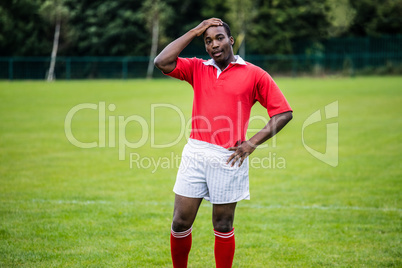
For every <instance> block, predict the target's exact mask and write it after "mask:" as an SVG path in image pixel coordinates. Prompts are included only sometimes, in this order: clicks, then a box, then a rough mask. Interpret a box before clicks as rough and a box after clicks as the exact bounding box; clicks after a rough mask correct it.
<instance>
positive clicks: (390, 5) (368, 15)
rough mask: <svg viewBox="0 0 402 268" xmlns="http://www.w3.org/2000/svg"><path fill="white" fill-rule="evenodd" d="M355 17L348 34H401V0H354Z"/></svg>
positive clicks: (352, 3)
mask: <svg viewBox="0 0 402 268" xmlns="http://www.w3.org/2000/svg"><path fill="white" fill-rule="evenodd" d="M350 4H351V6H352V7H353V8H354V9H355V10H356V17H355V19H354V23H353V25H352V27H351V29H350V32H348V33H347V34H349V35H359V36H366V35H369V36H378V35H383V34H402V27H401V25H402V0H384V1H380V2H377V1H371V0H355V1H351V2H350Z"/></svg>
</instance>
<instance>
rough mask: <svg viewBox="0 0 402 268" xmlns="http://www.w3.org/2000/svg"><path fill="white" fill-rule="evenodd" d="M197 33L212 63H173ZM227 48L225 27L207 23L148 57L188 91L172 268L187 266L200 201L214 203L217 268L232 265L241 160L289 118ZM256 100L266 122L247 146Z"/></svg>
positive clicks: (272, 88) (244, 183) (243, 187)
mask: <svg viewBox="0 0 402 268" xmlns="http://www.w3.org/2000/svg"><path fill="white" fill-rule="evenodd" d="M201 35H203V39H204V43H205V48H206V51H207V52H208V54H209V55H210V57H211V59H210V60H208V61H204V60H201V59H197V58H191V59H189V58H179V54H180V52H181V51H182V50H183V49H184V48H185V47H186V46H187V45H188V44H189V43H190V42H191V41H192V40H193V39H194V38H195V37H197V36H201ZM233 44H234V39H233V37H232V36H231V34H230V28H229V26H228V25H227V24H226V23H224V22H223V21H222V20H220V19H217V18H211V19H208V20H205V21H203V22H202V23H200V24H199V25H198V26H197V27H195V28H194V29H192V30H190V31H188V32H187V33H185V34H184V35H183V36H181V37H180V38H178V39H176V40H175V41H173V42H172V43H170V44H169V45H168V46H167V47H166V48H165V49H163V50H162V52H161V53H160V54H159V55H158V56H157V57H156V58H155V65H156V67H158V68H159V69H160V70H161V71H162V72H163V73H164V74H166V75H168V76H171V77H175V78H178V79H181V80H186V81H187V82H188V83H190V84H191V85H192V86H193V89H194V101H193V113H192V130H191V135H190V139H189V141H188V143H187V145H186V146H185V147H184V150H183V155H182V160H181V164H180V167H179V171H178V174H177V178H176V183H175V186H174V189H173V191H174V192H175V194H176V195H175V203H174V212H173V222H172V227H171V236H170V244H171V255H172V260H173V266H174V267H187V261H188V254H189V252H190V249H191V243H192V237H191V232H192V225H193V222H194V220H195V217H196V214H197V211H198V208H199V206H200V204H201V201H202V199H203V198H205V199H206V200H209V201H210V202H211V203H212V204H213V212H212V222H213V227H214V233H215V250H214V253H215V263H216V267H218V268H221V267H231V266H232V263H233V257H234V251H235V240H234V228H233V220H234V213H235V208H236V204H237V202H238V201H240V200H243V199H249V183H248V159H247V157H248V156H249V155H250V154H251V153H252V152H253V151H254V150H255V148H256V147H257V146H258V145H260V144H262V143H263V142H265V141H266V140H268V139H269V138H271V137H272V136H274V135H275V134H276V133H277V132H278V131H280V130H281V129H282V128H283V127H284V126H285V125H286V124H287V123H288V122H289V121H290V120H291V119H292V110H291V108H290V106H289V104H288V102H287V101H286V99H285V97H284V96H283V94H282V93H281V91H280V90H279V88H278V87H277V85H276V84H275V82H274V81H273V80H272V78H271V77H270V76H269V74H268V73H267V72H265V71H264V70H262V69H261V68H259V67H257V66H255V65H253V64H250V63H248V62H245V61H244V60H243V59H242V58H240V57H239V56H237V55H236V56H235V55H234V54H233V49H232V46H233ZM256 101H258V102H260V103H261V104H262V105H263V106H264V107H265V108H267V110H268V114H269V116H270V117H271V119H270V120H269V122H268V123H267V125H266V126H265V127H264V128H263V129H262V130H261V131H259V132H258V133H256V134H255V135H254V136H253V137H252V138H250V139H249V140H248V141H246V140H245V134H246V131H247V126H248V120H249V118H250V110H251V107H252V106H253V104H254V103H255V102H256ZM246 159H247V160H246ZM245 160H246V161H245Z"/></svg>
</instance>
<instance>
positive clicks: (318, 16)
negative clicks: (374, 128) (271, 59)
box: [0, 0, 402, 56]
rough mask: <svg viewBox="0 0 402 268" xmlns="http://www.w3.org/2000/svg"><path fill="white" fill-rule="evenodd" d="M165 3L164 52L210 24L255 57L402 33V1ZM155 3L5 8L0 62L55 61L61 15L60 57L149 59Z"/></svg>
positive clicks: (197, 48)
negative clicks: (222, 24)
mask: <svg viewBox="0 0 402 268" xmlns="http://www.w3.org/2000/svg"><path fill="white" fill-rule="evenodd" d="M158 1H159V3H160V5H161V6H162V9H161V11H163V12H162V13H161V14H162V15H163V16H162V17H164V18H165V19H163V23H161V24H160V33H161V36H160V39H159V48H160V47H162V46H164V45H166V44H167V43H168V42H169V41H171V40H173V39H175V38H177V37H179V36H181V35H182V34H184V33H185V32H186V31H188V30H189V29H191V28H193V27H195V26H196V25H198V24H199V23H200V22H201V21H202V20H204V19H207V18H210V17H219V18H221V19H223V20H224V21H226V22H228V23H229V24H230V25H231V27H232V29H233V33H234V37H235V38H237V37H238V36H239V35H240V34H242V35H244V36H245V40H246V44H247V46H246V52H247V54H292V53H301V54H304V53H305V48H300V47H299V43H300V42H301V41H303V42H305V43H306V42H310V43H314V44H316V43H322V42H323V40H326V39H327V38H333V37H343V36H379V35H384V34H385V35H398V34H402V27H400V25H401V24H402V21H401V20H402V0H385V1H372V0H356V1H352V0H324V1H314V0H305V1H301V0H281V1H279V0H247V1H239V0H158ZM58 3H61V5H58ZM149 3H150V4H154V3H156V2H155V1H148V0H146V1H145V0H141V1H115V0H94V1H89V0H57V1H50V0H18V1H11V0H5V1H1V2H0V51H1V52H0V53H1V54H0V55H3V56H12V55H18V56H39V55H48V54H49V51H50V50H51V45H52V40H53V33H54V25H53V24H54V20H55V16H56V15H57V14H59V16H61V17H63V18H68V20H66V21H65V22H66V23H64V24H63V27H62V28H61V29H62V33H61V46H60V55H70V56H131V55H137V56H147V55H148V54H149V51H150V47H151V39H152V38H151V36H150V34H149V24H150V21H151V20H152V16H149V9H147V8H146V5H147V4H149ZM59 7H61V8H59ZM40 14H42V16H40ZM63 14H64V15H63ZM162 17H161V18H162ZM147 25H148V26H147ZM236 49H237V48H236ZM243 49H244V47H243ZM204 51H205V49H204V48H203V44H202V42H201V41H200V40H199V39H197V40H196V41H195V42H193V43H191V45H190V47H188V48H187V49H186V50H185V52H186V54H193V55H195V54H197V55H200V54H203V53H205V52H204Z"/></svg>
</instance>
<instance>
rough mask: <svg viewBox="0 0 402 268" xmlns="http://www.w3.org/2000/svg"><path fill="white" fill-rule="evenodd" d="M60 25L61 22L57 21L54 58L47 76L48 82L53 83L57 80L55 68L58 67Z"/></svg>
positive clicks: (53, 50) (51, 60) (52, 57)
mask: <svg viewBox="0 0 402 268" xmlns="http://www.w3.org/2000/svg"><path fill="white" fill-rule="evenodd" d="M60 24H61V22H60V20H57V22H56V29H55V30H54V40H53V49H52V56H51V59H50V67H49V72H48V74H47V81H53V80H54V79H55V77H54V67H55V65H56V56H57V49H58V47H59V36H60Z"/></svg>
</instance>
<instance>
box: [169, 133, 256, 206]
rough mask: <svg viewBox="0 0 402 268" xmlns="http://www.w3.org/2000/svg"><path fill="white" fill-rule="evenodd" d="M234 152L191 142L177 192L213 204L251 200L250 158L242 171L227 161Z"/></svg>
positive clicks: (177, 180) (178, 174) (179, 173)
mask: <svg viewBox="0 0 402 268" xmlns="http://www.w3.org/2000/svg"><path fill="white" fill-rule="evenodd" d="M232 154H233V152H232V151H229V150H227V149H225V148H223V147H221V146H218V145H214V144H210V143H207V142H204V141H199V140H194V139H189V140H188V143H187V144H186V145H185V146H184V149H183V154H182V159H181V162H180V167H179V171H178V173H177V178H176V183H175V185H174V188H173V191H174V192H175V193H176V194H178V195H181V196H185V197H191V198H204V199H206V200H208V201H210V202H211V203H212V204H229V203H235V202H238V201H240V200H243V199H250V191H249V179H248V158H247V159H246V160H244V162H243V164H242V165H241V166H240V167H238V164H239V163H238V162H237V163H236V164H235V165H234V166H233V167H231V166H230V165H228V164H226V161H227V160H228V158H229V157H230V155H232Z"/></svg>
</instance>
